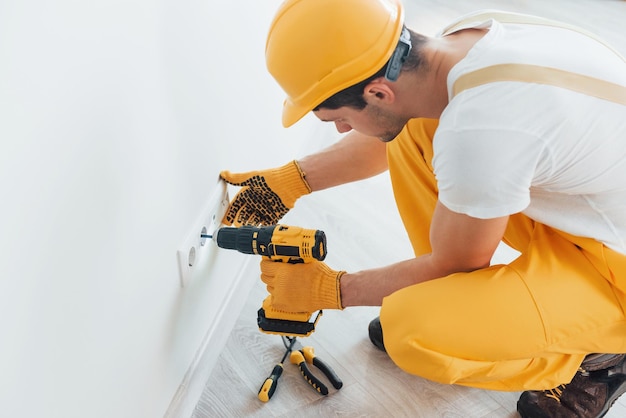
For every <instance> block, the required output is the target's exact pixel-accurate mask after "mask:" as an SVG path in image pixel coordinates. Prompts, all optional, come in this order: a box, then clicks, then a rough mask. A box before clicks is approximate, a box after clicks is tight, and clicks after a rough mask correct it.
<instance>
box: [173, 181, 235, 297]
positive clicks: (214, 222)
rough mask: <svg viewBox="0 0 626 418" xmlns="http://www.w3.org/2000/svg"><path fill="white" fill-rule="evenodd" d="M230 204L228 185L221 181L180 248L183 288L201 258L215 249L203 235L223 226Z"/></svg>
mask: <svg viewBox="0 0 626 418" xmlns="http://www.w3.org/2000/svg"><path fill="white" fill-rule="evenodd" d="M229 203H230V201H229V198H228V189H227V187H226V183H225V182H224V181H223V180H219V181H218V182H217V184H216V189H215V192H214V193H213V194H212V195H211V197H210V199H209V200H208V202H207V203H206V205H205V207H204V209H203V210H202V212H201V213H200V216H199V217H198V219H196V221H195V222H194V223H193V224H192V225H191V227H192V228H191V230H190V231H189V233H188V234H187V237H186V238H185V240H184V241H183V243H182V244H181V245H180V246H179V247H178V251H177V258H178V271H179V276H180V285H181V287H185V286H186V285H187V284H188V283H189V280H191V277H192V275H193V271H194V267H195V266H196V265H197V264H200V263H199V261H200V257H202V256H203V253H204V252H207V251H209V249H210V248H212V247H214V246H212V245H207V239H206V238H203V237H202V235H213V234H214V233H215V231H216V230H217V229H218V228H219V227H220V225H221V221H222V218H223V217H224V214H225V213H226V209H227V208H228V204H229ZM207 225H208V227H207Z"/></svg>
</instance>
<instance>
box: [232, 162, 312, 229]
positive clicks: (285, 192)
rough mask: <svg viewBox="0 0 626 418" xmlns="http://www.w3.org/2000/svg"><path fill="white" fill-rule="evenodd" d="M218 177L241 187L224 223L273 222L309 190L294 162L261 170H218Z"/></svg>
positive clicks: (271, 223)
mask: <svg viewBox="0 0 626 418" xmlns="http://www.w3.org/2000/svg"><path fill="white" fill-rule="evenodd" d="M220 177H222V178H223V179H224V180H225V181H226V182H227V183H229V184H232V185H233V186H241V190H239V192H238V193H237V194H236V195H235V197H234V198H233V200H232V201H231V202H230V206H229V207H228V210H227V211H226V214H225V215H224V219H223V220H222V222H223V223H224V224H225V225H234V226H242V225H257V226H258V225H274V224H276V223H278V221H279V220H280V219H281V218H282V217H283V216H285V214H286V213H287V212H288V211H289V209H291V208H293V206H294V204H295V202H296V200H297V199H298V198H299V197H300V196H303V195H306V194H309V193H311V188H310V187H309V185H308V183H307V182H306V180H305V179H304V173H303V172H302V170H301V169H300V166H299V165H298V163H297V162H296V161H292V162H290V163H289V164H285V165H284V166H282V167H278V168H274V169H269V170H263V171H250V172H247V173H231V172H230V171H222V172H221V173H220Z"/></svg>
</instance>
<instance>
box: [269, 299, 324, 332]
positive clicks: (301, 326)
mask: <svg viewBox="0 0 626 418" xmlns="http://www.w3.org/2000/svg"><path fill="white" fill-rule="evenodd" d="M263 305H264V307H262V308H261V309H259V310H258V312H257V324H258V326H259V330H260V331H261V332H264V333H266V334H278V335H285V336H294V335H298V336H302V337H308V336H309V335H311V334H312V333H313V331H315V325H317V321H319V319H320V316H322V311H317V315H315V318H314V319H313V320H312V321H310V318H311V317H312V316H311V314H308V313H303V314H292V313H289V314H287V315H285V313H284V312H283V313H281V314H280V317H279V318H270V317H268V316H267V315H266V312H265V303H263ZM296 315H297V316H299V318H296V317H295V316H296ZM285 316H294V317H293V318H291V319H285Z"/></svg>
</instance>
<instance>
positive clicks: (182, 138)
mask: <svg viewBox="0 0 626 418" xmlns="http://www.w3.org/2000/svg"><path fill="white" fill-rule="evenodd" d="M278 4H279V1H278V0H271V1H268V0H264V1H258V0H239V1H223V2H221V1H216V0H204V1H198V0H176V1H174V0H164V1H160V2H153V1H148V0H107V1H104V0H92V1H72V0H57V1H54V2H50V1H43V0H40V1H37V0H21V1H13V2H11V1H9V2H0V199H1V201H2V204H1V205H0V250H2V253H1V255H0V336H1V339H2V340H1V341H2V343H1V344H0V370H1V372H0V416H5V417H53V418H56V417H63V418H71V417H81V418H82V417H86V416H88V417H90V418H97V417H116V418H119V417H133V418H137V417H158V416H163V414H164V413H165V411H166V410H167V408H168V405H169V404H170V401H171V400H172V398H173V397H174V395H175V393H176V391H177V389H178V387H179V385H180V383H181V382H182V381H183V378H184V376H185V373H186V372H187V370H188V368H189V367H190V365H192V363H193V361H194V358H195V357H196V354H197V352H198V350H199V348H200V347H201V346H202V343H203V339H204V337H205V335H206V334H207V330H209V329H210V327H211V325H212V324H213V323H214V321H215V319H216V315H218V311H219V309H220V305H221V303H222V302H223V300H224V291H225V289H226V288H227V287H228V286H227V284H226V283H225V282H226V281H228V280H229V279H230V278H232V277H234V276H236V275H237V274H238V272H239V269H240V268H241V261H242V258H241V256H240V255H238V254H231V253H224V254H222V253H220V256H219V257H218V258H215V259H214V260H213V261H212V262H211V263H208V262H207V263H205V264H204V265H203V266H202V267H201V268H200V269H199V270H198V271H197V274H196V275H195V277H193V279H192V282H191V284H190V286H188V287H185V288H181V287H180V286H179V277H178V270H177V261H176V250H177V248H178V246H179V245H180V244H181V243H182V241H183V240H184V238H185V236H186V235H187V233H188V232H189V230H190V228H191V227H192V223H193V221H194V220H195V219H196V218H197V216H198V215H199V213H200V211H201V209H202V207H203V206H204V204H205V203H206V201H207V200H208V199H209V197H210V196H211V194H212V193H213V192H214V190H215V189H216V181H217V178H218V172H219V171H220V170H221V169H224V168H228V169H232V170H240V169H241V170H243V169H252V168H260V167H263V166H267V167H271V166H274V165H276V164H280V163H283V162H286V161H288V160H289V159H291V158H294V157H295V156H296V154H297V152H298V149H297V147H298V146H299V145H298V143H297V142H295V141H294V140H293V136H294V134H295V135H297V134H298V132H299V131H298V130H297V129H301V130H303V129H304V127H301V128H296V131H290V132H289V136H290V138H287V132H286V131H285V130H283V128H282V127H281V126H280V107H281V103H282V98H283V97H282V93H281V92H280V90H279V89H278V87H277V86H276V84H275V83H274V82H273V80H272V79H271V78H270V76H269V75H268V74H267V72H266V70H265V65H264V59H263V50H264V43H265V35H266V32H267V29H268V27H269V23H270V21H271V17H272V15H273V12H274V10H275V9H276V7H277V6H278ZM306 123H307V122H305V125H306ZM300 144H301V143H300ZM243 297H245V296H243ZM235 314H236V313H233V315H235Z"/></svg>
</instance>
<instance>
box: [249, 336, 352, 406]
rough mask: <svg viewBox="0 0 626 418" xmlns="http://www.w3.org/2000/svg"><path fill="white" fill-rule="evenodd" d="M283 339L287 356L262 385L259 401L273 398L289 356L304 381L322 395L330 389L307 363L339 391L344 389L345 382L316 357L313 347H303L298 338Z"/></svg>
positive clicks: (285, 337)
mask: <svg viewBox="0 0 626 418" xmlns="http://www.w3.org/2000/svg"><path fill="white" fill-rule="evenodd" d="M281 338H282V340H283V344H284V345H285V350H286V351H285V354H284V355H283V357H282V359H281V360H280V363H278V364H276V365H275V366H274V368H273V369H272V372H271V373H270V375H269V377H268V378H267V379H265V381H264V382H263V385H261V388H260V389H259V393H258V398H259V400H261V401H262V402H268V401H269V400H270V399H271V398H272V395H274V392H275V391H276V388H277V386H278V379H279V378H280V376H281V375H282V374H283V370H284V366H283V363H284V362H285V359H286V358H287V356H289V361H290V363H291V364H295V365H297V366H298V369H299V370H300V373H301V374H302V376H303V377H304V380H305V381H306V382H307V383H308V384H309V385H311V387H312V388H313V389H314V390H315V391H316V392H318V393H320V394H321V395H324V396H326V395H328V387H326V385H325V384H324V383H323V382H322V381H321V380H319V379H318V378H317V377H316V376H315V375H314V374H313V373H312V372H311V369H309V366H308V365H307V363H309V364H312V365H314V366H315V367H317V368H318V369H319V370H321V371H322V373H324V375H325V376H326V378H328V380H329V381H330V383H331V384H332V385H333V387H334V388H335V389H337V390H339V389H341V388H342V387H343V382H342V381H341V379H340V378H339V376H337V374H336V373H335V371H334V370H333V369H332V368H331V367H330V366H329V365H328V364H326V363H324V361H322V360H321V359H320V358H319V357H317V356H315V352H314V350H313V347H311V346H307V347H303V346H302V344H301V343H300V342H299V341H297V337H287V336H284V335H283V336H281Z"/></svg>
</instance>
